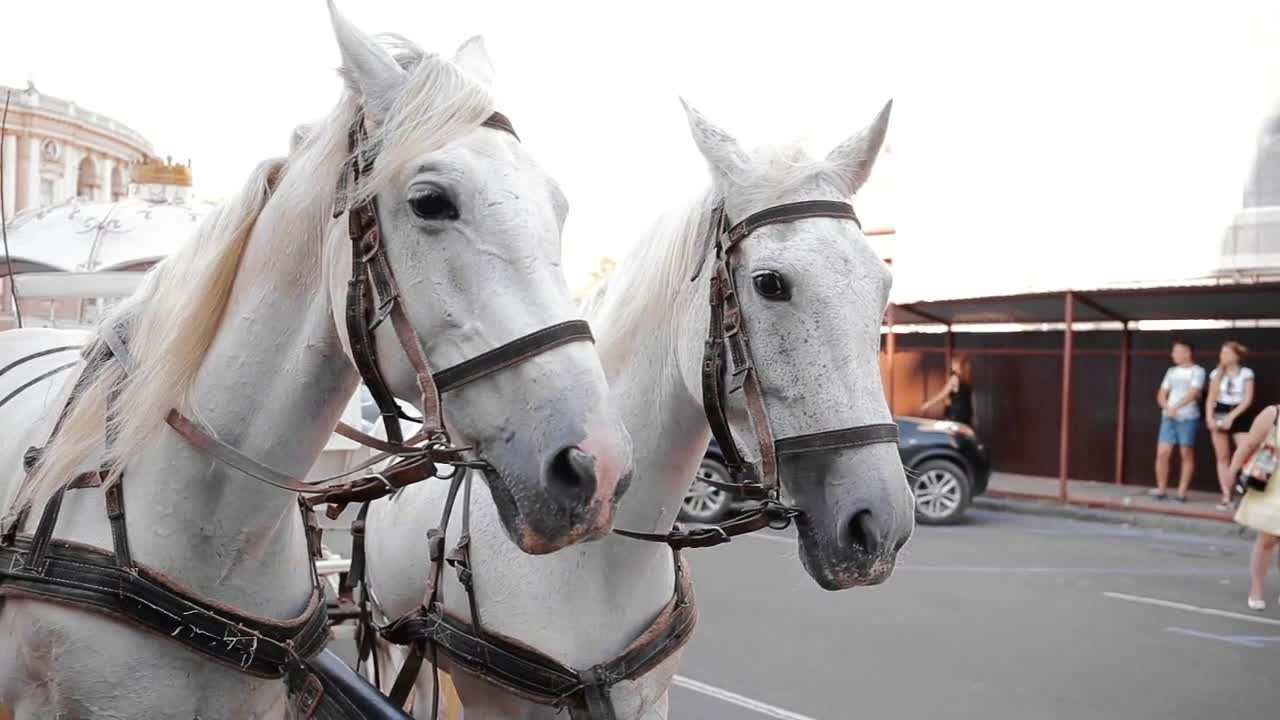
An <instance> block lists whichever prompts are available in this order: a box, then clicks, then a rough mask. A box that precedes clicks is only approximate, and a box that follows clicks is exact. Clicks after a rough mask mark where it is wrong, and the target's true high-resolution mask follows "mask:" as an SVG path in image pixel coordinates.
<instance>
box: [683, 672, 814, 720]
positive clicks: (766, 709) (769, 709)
mask: <svg viewBox="0 0 1280 720" xmlns="http://www.w3.org/2000/svg"><path fill="white" fill-rule="evenodd" d="M671 682H672V683H673V684H675V685H678V686H680V687H682V688H684V689H686V690H692V691H694V692H698V693H702V694H703V695H707V696H709V697H713V698H715V699H717V700H723V701H724V702H727V703H730V704H733V705H737V706H738V707H741V708H746V709H748V710H754V711H755V712H758V713H760V714H761V715H767V716H768V717H771V718H778V720H816V718H811V717H809V716H808V715H801V714H800V713H795V712H791V711H790V710H785V709H783V708H780V707H778V706H777V705H770V704H769V703H766V702H760V701H759V700H753V699H751V698H749V697H747V696H745V695H739V694H738V693H736V692H730V691H728V690H725V689H724V688H718V687H716V686H715V685H708V684H706V683H704V682H698V681H697V680H693V679H690V678H687V677H685V676H683V675H676V676H675V677H674V678H672V679H671Z"/></svg>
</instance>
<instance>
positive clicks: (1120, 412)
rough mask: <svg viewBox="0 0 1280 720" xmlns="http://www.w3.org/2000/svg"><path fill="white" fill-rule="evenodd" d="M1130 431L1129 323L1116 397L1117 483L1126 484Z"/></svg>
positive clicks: (1122, 346)
mask: <svg viewBox="0 0 1280 720" xmlns="http://www.w3.org/2000/svg"><path fill="white" fill-rule="evenodd" d="M1128 432H1129V323H1127V322H1126V323H1125V324H1124V330H1122V331H1121V332H1120V397H1119V398H1117V399H1116V484H1117V485H1123V484H1124V451H1125V440H1126V439H1127V435H1128Z"/></svg>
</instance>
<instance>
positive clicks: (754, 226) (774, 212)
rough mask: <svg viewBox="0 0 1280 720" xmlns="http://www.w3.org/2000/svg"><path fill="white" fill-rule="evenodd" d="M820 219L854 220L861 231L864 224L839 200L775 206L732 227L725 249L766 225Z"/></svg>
mask: <svg viewBox="0 0 1280 720" xmlns="http://www.w3.org/2000/svg"><path fill="white" fill-rule="evenodd" d="M818 217H825V218H835V219H837V220H852V221H853V222H854V224H855V225H857V226H858V228H859V229H861V228H862V222H861V221H860V220H858V215H857V213H855V212H854V211H853V206H852V205H850V204H849V203H847V202H841V201H839V200H802V201H800V202H793V203H783V204H782V205H774V206H773V207H771V208H765V209H764V210H761V211H760V212H757V213H752V214H751V215H748V216H747V217H746V219H744V220H742V221H741V222H739V223H738V224H737V225H734V226H733V227H730V228H729V230H728V232H727V233H725V235H726V240H727V243H726V245H725V249H726V250H729V249H732V247H733V246H734V245H736V244H737V243H738V241H740V240H742V239H743V238H745V237H746V236H748V235H750V234H751V233H753V232H755V231H756V230H759V229H760V228H762V227H765V226H766V225H776V224H777V223H784V222H795V221H796V220H804V219H806V218H818Z"/></svg>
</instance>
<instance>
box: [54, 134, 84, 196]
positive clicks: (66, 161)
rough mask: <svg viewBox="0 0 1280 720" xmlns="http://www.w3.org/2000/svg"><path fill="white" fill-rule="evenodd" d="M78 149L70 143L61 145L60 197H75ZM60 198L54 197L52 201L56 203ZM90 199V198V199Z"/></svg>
mask: <svg viewBox="0 0 1280 720" xmlns="http://www.w3.org/2000/svg"><path fill="white" fill-rule="evenodd" d="M81 157H82V156H81V154H80V152H79V149H78V148H76V147H74V146H73V145H71V143H63V145H62V197H63V198H73V197H75V196H76V187H77V186H78V185H79V184H80V159H81ZM60 199H61V198H58V197H57V196H55V197H54V198H53V201H54V202H55V203H56V202H58V201H59V200H60ZM90 199H92V198H90Z"/></svg>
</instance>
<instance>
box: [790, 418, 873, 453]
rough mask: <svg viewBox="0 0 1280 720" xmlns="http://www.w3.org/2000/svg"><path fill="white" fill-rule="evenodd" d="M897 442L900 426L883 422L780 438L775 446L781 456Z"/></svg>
mask: <svg viewBox="0 0 1280 720" xmlns="http://www.w3.org/2000/svg"><path fill="white" fill-rule="evenodd" d="M897 442H898V426H897V425H896V424H894V423H883V424H879V425H861V426H858V427H851V428H842V429H840V430H827V431H825V432H817V433H810V434H808V435H794V436H792V437H788V438H779V439H778V440H777V441H776V443H775V447H776V448H777V450H778V455H780V456H781V455H803V454H805V453H812V452H827V451H830V450H839V449H842V448H852V447H862V446H864V445H874V444H876V443H894V444H897Z"/></svg>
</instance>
